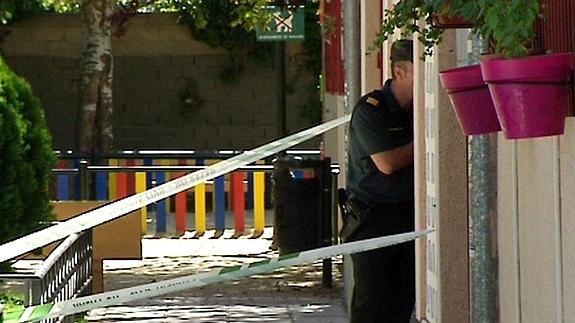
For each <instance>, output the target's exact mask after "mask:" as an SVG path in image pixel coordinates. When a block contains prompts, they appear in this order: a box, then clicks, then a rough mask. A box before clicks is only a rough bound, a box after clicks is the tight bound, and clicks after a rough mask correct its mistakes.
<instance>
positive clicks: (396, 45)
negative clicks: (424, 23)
mask: <svg viewBox="0 0 575 323" xmlns="http://www.w3.org/2000/svg"><path fill="white" fill-rule="evenodd" d="M389 59H390V61H391V70H392V71H393V68H394V67H395V66H396V65H397V63H400V62H410V63H413V40H411V39H400V40H396V41H394V42H393V44H392V45H391V55H390V57H389Z"/></svg>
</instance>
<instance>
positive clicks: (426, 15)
mask: <svg viewBox="0 0 575 323" xmlns="http://www.w3.org/2000/svg"><path fill="white" fill-rule="evenodd" d="M539 10H540V8H539V0H476V1H468V0H401V1H399V2H398V3H397V4H396V5H395V7H394V8H393V9H391V10H386V12H385V16H384V21H383V23H382V26H381V28H380V32H379V33H378V37H377V41H376V44H380V43H382V42H384V41H386V40H387V39H388V38H389V37H390V36H391V35H393V33H394V32H395V31H396V30H397V29H399V30H401V33H402V34H403V35H404V36H409V35H411V34H418V35H417V38H418V39H419V41H420V42H421V43H423V44H424V46H425V55H431V53H432V51H433V47H434V46H435V45H436V44H438V43H439V42H441V36H442V33H443V30H442V29H440V28H438V27H436V26H435V25H434V24H433V17H434V15H436V14H445V15H447V16H449V17H455V16H457V17H461V18H463V19H464V20H466V21H469V22H472V23H473V24H474V25H475V27H474V28H473V33H474V34H476V35H479V36H481V37H482V38H483V39H486V40H488V41H490V42H492V43H494V44H495V52H496V53H497V54H501V55H503V56H504V57H522V56H526V55H527V46H528V45H529V43H530V41H531V38H532V36H533V25H534V23H535V20H536V19H537V17H538V16H539ZM420 20H424V21H425V22H426V24H425V26H424V27H420V26H419V24H418V22H419V21H420Z"/></svg>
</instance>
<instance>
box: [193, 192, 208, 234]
mask: <svg viewBox="0 0 575 323" xmlns="http://www.w3.org/2000/svg"><path fill="white" fill-rule="evenodd" d="M194 201H195V213H196V236H199V235H203V234H204V233H205V232H206V184H205V183H202V184H198V185H196V186H195V187H194Z"/></svg>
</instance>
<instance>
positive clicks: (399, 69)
mask: <svg viewBox="0 0 575 323" xmlns="http://www.w3.org/2000/svg"><path fill="white" fill-rule="evenodd" d="M410 64H411V63H409V62H397V63H395V64H393V67H392V69H391V73H392V77H393V79H397V80H403V79H406V78H407V74H408V73H409V65H410Z"/></svg>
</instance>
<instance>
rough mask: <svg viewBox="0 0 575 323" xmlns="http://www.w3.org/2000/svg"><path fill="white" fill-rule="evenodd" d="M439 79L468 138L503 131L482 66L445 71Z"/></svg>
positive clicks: (440, 74)
mask: <svg viewBox="0 0 575 323" xmlns="http://www.w3.org/2000/svg"><path fill="white" fill-rule="evenodd" d="M439 78H440V80H441V84H442V85H443V87H444V88H445V90H446V91H447V94H448V95H449V100H450V101H451V105H452V106H453V110H454V111H455V114H456V115H457V120H458V121H459V125H460V126H461V129H462V130H463V133H464V134H465V135H479V134H486V133H490V132H497V131H500V130H501V126H500V125H499V120H498V119H497V113H496V112H495V107H494V105H493V101H492V99H491V94H489V89H488V88H487V84H485V82H484V81H483V76H482V74H481V67H480V66H479V65H471V66H466V67H460V68H454V69H450V70H446V71H443V72H440V73H439Z"/></svg>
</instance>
